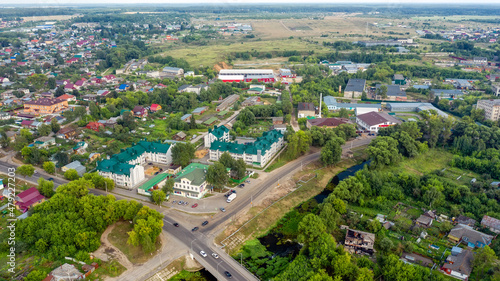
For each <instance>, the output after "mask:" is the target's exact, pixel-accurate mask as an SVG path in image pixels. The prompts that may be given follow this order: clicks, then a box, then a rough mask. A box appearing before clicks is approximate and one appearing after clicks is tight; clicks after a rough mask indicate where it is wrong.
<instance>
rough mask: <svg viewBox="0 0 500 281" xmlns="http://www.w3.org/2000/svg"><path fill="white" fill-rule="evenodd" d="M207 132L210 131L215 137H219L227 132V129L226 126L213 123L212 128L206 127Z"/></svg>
mask: <svg viewBox="0 0 500 281" xmlns="http://www.w3.org/2000/svg"><path fill="white" fill-rule="evenodd" d="M208 133H209V134H210V133H212V135H214V136H215V137H216V138H218V139H219V138H221V137H222V136H224V134H225V133H229V129H228V128H227V127H226V126H217V125H215V126H214V128H213V129H208Z"/></svg>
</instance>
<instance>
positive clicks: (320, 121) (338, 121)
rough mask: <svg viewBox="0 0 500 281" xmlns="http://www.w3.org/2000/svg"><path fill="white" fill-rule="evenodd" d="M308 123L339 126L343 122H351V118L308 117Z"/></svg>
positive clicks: (320, 125)
mask: <svg viewBox="0 0 500 281" xmlns="http://www.w3.org/2000/svg"><path fill="white" fill-rule="evenodd" d="M307 123H309V124H311V126H318V127H322V126H327V127H337V126H339V125H341V124H346V123H349V119H347V118H336V117H332V118H315V119H307Z"/></svg>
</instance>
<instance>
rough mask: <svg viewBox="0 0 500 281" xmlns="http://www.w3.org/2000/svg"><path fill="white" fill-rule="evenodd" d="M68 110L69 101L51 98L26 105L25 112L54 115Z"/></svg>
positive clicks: (29, 102)
mask: <svg viewBox="0 0 500 281" xmlns="http://www.w3.org/2000/svg"><path fill="white" fill-rule="evenodd" d="M66 108H68V101H65V100H60V99H51V98H40V99H38V100H35V101H28V102H26V103H24V112H25V113H31V114H35V115H40V114H53V113H56V112H58V111H62V110H64V109H66Z"/></svg>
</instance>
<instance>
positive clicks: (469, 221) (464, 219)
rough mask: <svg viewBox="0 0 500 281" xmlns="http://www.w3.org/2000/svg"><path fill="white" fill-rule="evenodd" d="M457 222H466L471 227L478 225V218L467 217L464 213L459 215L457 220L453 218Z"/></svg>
mask: <svg viewBox="0 0 500 281" xmlns="http://www.w3.org/2000/svg"><path fill="white" fill-rule="evenodd" d="M453 222H454V223H455V224H465V225H468V226H471V227H474V226H475V225H476V220H475V219H471V218H469V217H466V216H464V215H460V216H458V217H457V218H456V219H455V220H453Z"/></svg>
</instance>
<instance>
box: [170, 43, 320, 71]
mask: <svg viewBox="0 0 500 281" xmlns="http://www.w3.org/2000/svg"><path fill="white" fill-rule="evenodd" d="M254 50H256V51H258V52H273V51H287V50H288V51H293V50H297V51H301V52H308V51H314V52H315V53H325V52H327V51H328V48H325V47H323V46H319V45H316V44H312V43H306V42H303V41H301V40H299V39H273V40H262V41H250V42H241V43H231V44H223V43H221V44H217V45H215V46H213V45H212V46H202V47H196V46H188V45H185V46H182V47H180V48H178V49H171V50H168V51H166V52H164V53H162V55H164V56H167V55H168V56H172V57H174V58H183V59H185V60H186V61H187V62H189V63H190V64H191V65H192V66H193V67H198V66H200V65H203V66H212V65H214V64H216V63H218V62H221V61H224V60H225V58H226V56H227V55H228V54H230V53H232V52H247V51H248V52H252V51H254ZM247 62H248V63H251V62H253V61H250V60H249V61H247ZM238 63H245V61H241V60H240V61H238ZM261 67H264V66H259V68H261ZM264 68H266V67H264ZM267 68H269V67H267Z"/></svg>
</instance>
